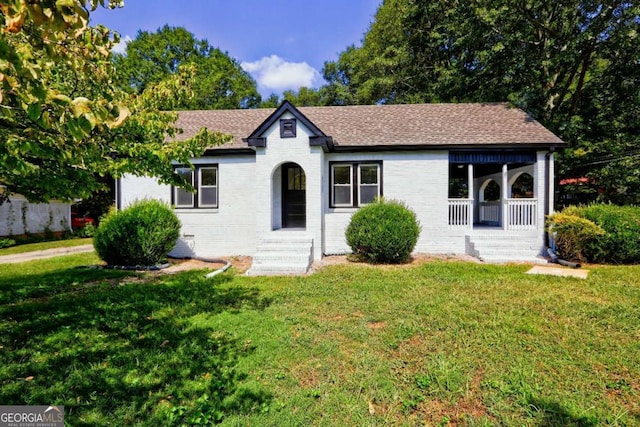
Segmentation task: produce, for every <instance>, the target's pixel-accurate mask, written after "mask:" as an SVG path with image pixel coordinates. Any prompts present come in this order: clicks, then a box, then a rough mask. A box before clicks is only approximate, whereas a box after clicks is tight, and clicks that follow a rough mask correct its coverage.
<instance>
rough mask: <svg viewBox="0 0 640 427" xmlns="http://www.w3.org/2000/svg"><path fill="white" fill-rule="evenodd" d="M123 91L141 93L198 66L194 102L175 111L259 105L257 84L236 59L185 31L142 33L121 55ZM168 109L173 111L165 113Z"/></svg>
mask: <svg viewBox="0 0 640 427" xmlns="http://www.w3.org/2000/svg"><path fill="white" fill-rule="evenodd" d="M114 61H115V67H116V70H117V72H118V82H119V84H120V86H121V87H122V89H124V90H127V91H131V92H134V93H141V92H142V91H144V90H145V89H146V88H147V87H148V86H149V85H151V84H154V83H158V82H160V81H162V80H163V79H165V78H167V77H168V76H170V75H172V74H175V73H176V72H177V70H178V68H179V67H180V65H185V64H194V65H196V68H197V72H196V74H195V75H194V80H193V82H191V85H192V87H193V93H194V96H193V97H191V98H189V99H185V100H184V101H183V102H181V103H174V104H172V106H171V107H172V108H173V109H183V110H185V109H186V110H194V109H230V108H253V107H257V106H258V105H259V104H260V95H259V94H258V91H257V89H256V82H255V81H254V80H253V78H251V76H250V75H249V74H248V73H247V72H246V71H244V70H243V69H242V67H240V64H239V63H238V61H236V60H235V59H233V58H231V57H229V55H228V54H227V53H225V52H222V51H221V50H220V49H217V48H214V47H212V46H211V45H209V43H208V42H207V41H206V40H197V39H196V38H195V36H194V35H193V34H192V33H190V32H189V31H187V30H186V29H185V28H182V27H170V26H168V25H165V26H164V27H162V28H159V29H158V30H157V31H156V32H155V33H150V32H147V31H139V32H138V35H137V36H136V38H135V39H134V40H132V41H131V42H129V43H128V44H127V47H126V53H125V54H116V55H115V57H114ZM165 109H168V108H165Z"/></svg>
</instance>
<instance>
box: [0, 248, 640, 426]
mask: <svg viewBox="0 0 640 427" xmlns="http://www.w3.org/2000/svg"><path fill="white" fill-rule="evenodd" d="M96 262H97V259H96V258H95V255H93V254H82V255H75V256H67V257H61V258H57V259H55V263H52V261H51V260H48V261H39V262H32V263H23V264H19V266H21V268H17V267H16V268H14V269H12V270H11V269H9V270H7V269H5V268H3V269H1V270H0V291H1V292H2V293H1V294H0V296H1V300H0V401H1V402H3V404H18V403H26V404H49V403H52V404H63V405H65V410H66V417H67V420H68V423H69V424H70V425H74V426H75V425H96V426H100V425H128V424H130V425H146V426H155V425H159V426H161V425H166V426H174V425H209V424H211V423H221V424H222V425H229V426H235V425H261V426H262V425H266V426H269V425H273V426H280V425H326V426H333V425H336V426H342V425H349V426H352V425H354V426H358V425H361V426H370V425H407V426H413V425H468V426H478V425H480V426H482V425H507V426H508V425H518V426H521V425H524V426H554V425H557V426H564V425H570V426H571V425H573V426H596V425H620V426H627V425H640V284H639V283H638V279H637V278H638V277H640V266H629V267H597V268H594V269H593V270H592V272H591V274H590V277H589V279H587V280H579V279H572V278H558V277H551V276H529V275H524V274H523V273H524V271H525V270H526V267H524V266H487V265H478V264H468V263H455V262H444V261H439V262H432V263H426V264H422V265H418V266H403V267H385V266H377V267H369V266H363V265H347V266H333V267H330V268H326V269H324V270H322V271H321V272H319V273H317V274H315V275H313V276H309V277H270V278H250V277H244V276H236V275H234V274H233V272H231V273H225V274H223V275H220V276H216V277H215V278H213V279H208V280H207V279H204V278H203V274H202V272H187V273H181V274H176V275H170V276H169V275H166V276H158V275H150V274H145V275H132V274H130V273H125V272H116V271H102V270H87V269H79V268H75V267H76V266H78V265H85V264H91V263H96ZM16 266H18V264H16ZM3 267H4V266H3Z"/></svg>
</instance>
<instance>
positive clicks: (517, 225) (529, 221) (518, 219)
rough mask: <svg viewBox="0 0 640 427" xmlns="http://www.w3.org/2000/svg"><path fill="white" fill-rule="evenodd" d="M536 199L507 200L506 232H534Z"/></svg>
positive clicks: (535, 226) (536, 216) (536, 208)
mask: <svg viewBox="0 0 640 427" xmlns="http://www.w3.org/2000/svg"><path fill="white" fill-rule="evenodd" d="M537 213H538V199H507V227H506V228H507V230H535V229H536V228H537V226H538V221H537V218H538V215H537Z"/></svg>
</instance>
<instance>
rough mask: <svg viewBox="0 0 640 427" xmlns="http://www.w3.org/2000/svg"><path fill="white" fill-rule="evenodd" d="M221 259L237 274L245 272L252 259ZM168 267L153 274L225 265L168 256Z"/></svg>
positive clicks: (211, 268)
mask: <svg viewBox="0 0 640 427" xmlns="http://www.w3.org/2000/svg"><path fill="white" fill-rule="evenodd" d="M219 259H220V260H221V261H228V262H230V263H231V267H232V268H233V269H234V270H235V271H236V272H237V273H239V274H243V273H244V272H246V271H247V270H248V269H249V267H251V262H252V259H251V257H248V256H232V257H220V258H219ZM169 264H171V265H170V266H169V267H167V268H164V269H162V270H158V271H155V272H154V274H175V273H180V272H182V271H188V270H203V269H208V270H211V271H213V270H217V269H219V268H222V267H224V266H225V263H224V262H205V261H201V260H198V259H175V258H170V259H169Z"/></svg>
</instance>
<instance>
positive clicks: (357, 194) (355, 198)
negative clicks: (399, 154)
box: [329, 160, 383, 209]
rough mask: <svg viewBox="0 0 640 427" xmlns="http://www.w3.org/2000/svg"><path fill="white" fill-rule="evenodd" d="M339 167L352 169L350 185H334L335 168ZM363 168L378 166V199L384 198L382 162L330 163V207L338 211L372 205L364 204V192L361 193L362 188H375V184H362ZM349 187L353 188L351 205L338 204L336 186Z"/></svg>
mask: <svg viewBox="0 0 640 427" xmlns="http://www.w3.org/2000/svg"><path fill="white" fill-rule="evenodd" d="M336 166H338V167H340V166H349V167H350V175H349V177H350V183H349V184H334V182H335V175H334V174H335V167H336ZM363 166H376V167H377V173H378V175H377V180H378V183H377V185H376V187H377V189H378V192H377V197H382V195H383V169H382V160H357V161H335V162H329V207H330V208H336V209H349V208H359V207H361V206H366V205H369V204H370V203H362V194H361V193H362V192H361V191H360V187H361V186H363V185H364V186H374V184H362V182H361V177H362V173H361V168H362V167H363ZM336 185H338V186H349V187H351V191H350V193H349V194H350V203H349V204H346V203H339V204H336V203H335V200H334V197H335V186H336Z"/></svg>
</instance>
